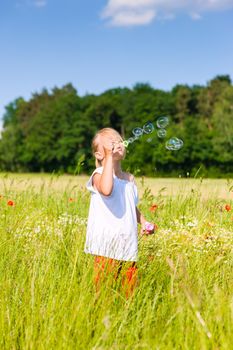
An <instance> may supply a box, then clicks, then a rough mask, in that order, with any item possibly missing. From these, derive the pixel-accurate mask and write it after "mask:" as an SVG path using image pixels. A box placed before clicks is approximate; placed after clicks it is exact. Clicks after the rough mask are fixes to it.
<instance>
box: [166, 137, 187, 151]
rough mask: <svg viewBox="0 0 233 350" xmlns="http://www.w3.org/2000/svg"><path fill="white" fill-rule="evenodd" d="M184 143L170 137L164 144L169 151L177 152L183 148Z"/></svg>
mask: <svg viewBox="0 0 233 350" xmlns="http://www.w3.org/2000/svg"><path fill="white" fill-rule="evenodd" d="M183 144H184V142H183V141H182V140H181V139H178V138H177V137H172V138H170V139H169V140H168V141H167V142H166V145H165V147H166V149H168V150H169V151H178V150H179V149H181V148H182V147H183Z"/></svg>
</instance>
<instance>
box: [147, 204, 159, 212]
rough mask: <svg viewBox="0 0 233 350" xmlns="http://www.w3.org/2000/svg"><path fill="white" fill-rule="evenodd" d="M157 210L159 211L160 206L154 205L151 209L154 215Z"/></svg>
mask: <svg viewBox="0 0 233 350" xmlns="http://www.w3.org/2000/svg"><path fill="white" fill-rule="evenodd" d="M157 209H158V205H157V204H152V206H151V207H150V209H149V210H150V211H151V212H152V213H154V212H155V211H156V210H157Z"/></svg>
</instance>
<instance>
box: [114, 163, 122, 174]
mask: <svg viewBox="0 0 233 350" xmlns="http://www.w3.org/2000/svg"><path fill="white" fill-rule="evenodd" d="M113 172H114V174H115V175H116V176H117V177H122V174H123V171H122V169H121V163H120V162H116V163H114V164H113Z"/></svg>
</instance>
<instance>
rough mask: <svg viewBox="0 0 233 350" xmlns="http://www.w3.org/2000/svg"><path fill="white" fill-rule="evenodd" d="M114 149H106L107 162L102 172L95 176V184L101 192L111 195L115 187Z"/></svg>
mask: <svg viewBox="0 0 233 350" xmlns="http://www.w3.org/2000/svg"><path fill="white" fill-rule="evenodd" d="M112 156H113V154H112V151H110V150H107V149H105V162H104V166H103V172H102V174H95V175H94V176H93V180H92V181H93V185H94V186H95V188H96V189H97V190H98V192H99V193H101V194H103V195H104V196H110V194H111V193H112V189H113V159H112Z"/></svg>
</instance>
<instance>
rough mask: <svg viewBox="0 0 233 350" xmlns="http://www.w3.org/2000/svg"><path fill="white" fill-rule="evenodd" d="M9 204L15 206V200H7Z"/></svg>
mask: <svg viewBox="0 0 233 350" xmlns="http://www.w3.org/2000/svg"><path fill="white" fill-rule="evenodd" d="M7 205H9V206H11V207H13V206H14V205H15V202H13V201H11V200H9V201H8V202H7Z"/></svg>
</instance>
